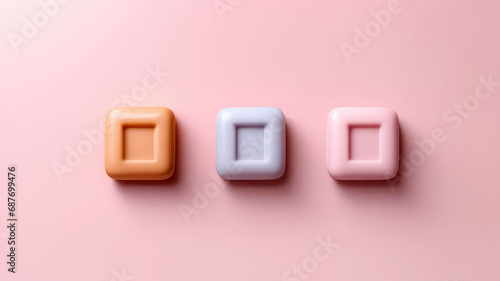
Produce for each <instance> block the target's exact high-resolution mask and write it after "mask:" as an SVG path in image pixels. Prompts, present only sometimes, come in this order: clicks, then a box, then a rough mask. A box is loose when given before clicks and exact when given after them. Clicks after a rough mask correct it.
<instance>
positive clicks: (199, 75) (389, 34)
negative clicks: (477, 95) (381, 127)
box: [0, 0, 500, 281]
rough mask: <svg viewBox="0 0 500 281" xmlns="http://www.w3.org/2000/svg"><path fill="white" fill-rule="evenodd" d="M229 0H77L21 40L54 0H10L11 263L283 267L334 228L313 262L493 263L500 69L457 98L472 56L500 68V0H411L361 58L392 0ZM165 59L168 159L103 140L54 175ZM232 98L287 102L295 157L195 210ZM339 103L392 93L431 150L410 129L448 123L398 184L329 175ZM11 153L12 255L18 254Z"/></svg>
mask: <svg viewBox="0 0 500 281" xmlns="http://www.w3.org/2000/svg"><path fill="white" fill-rule="evenodd" d="M42 1H47V0H42ZM221 1H223V3H227V2H226V0H221ZM230 3H232V4H234V7H232V10H230V11H228V12H226V13H224V14H223V15H222V16H223V20H221V18H220V17H219V16H218V14H217V11H216V10H215V8H214V6H213V2H212V0H207V1H189V0H183V1H160V0H157V1H152V0H150V1H123V0H120V1H118V0H110V1H82V0H73V1H69V3H68V4H65V5H61V7H60V10H59V11H58V13H56V14H55V15H54V17H53V18H50V20H49V21H48V23H47V24H46V25H45V26H44V27H42V28H40V29H39V31H38V33H36V35H35V36H34V37H33V38H30V39H29V40H28V41H29V42H27V43H26V44H22V45H21V46H19V48H18V51H17V52H16V51H15V48H14V47H13V45H12V44H11V43H10V41H9V36H8V34H9V33H11V32H14V33H16V34H20V33H21V29H22V26H23V17H26V18H28V19H30V20H31V18H32V17H33V15H34V14H36V13H37V12H39V11H43V10H42V9H41V7H40V6H39V4H38V1H34V0H33V1H14V0H5V1H2V2H0V18H1V19H2V20H1V23H0V35H1V36H2V39H1V40H0V95H1V97H2V99H1V102H0V112H1V116H2V118H1V119H0V120H1V121H0V126H1V130H2V133H1V136H2V137H1V140H0V141H1V145H0V155H1V160H0V162H1V163H0V169H4V173H2V175H3V176H4V177H5V179H4V180H3V182H4V185H3V186H4V187H3V188H1V189H0V218H1V222H0V240H1V241H0V261H1V262H0V279H1V280H23V281H24V280H26V281H28V280H29V281H31V280H50V281H59V280H61V281H62V280H64V281H66V280H73V281H79V280H104V281H111V280H115V281H118V280H120V281H123V280H125V281H127V280H132V278H130V276H134V277H135V279H133V280H137V281H146V280H148V281H151V280H179V281H180V280H238V281H245V280H248V281H255V280H284V279H283V278H282V277H283V274H284V273H285V272H286V271H287V270H291V269H292V267H293V266H294V265H300V264H301V263H302V261H303V260H310V257H311V256H312V255H313V252H314V250H315V248H316V247H317V246H318V243H317V242H316V239H317V238H324V239H326V237H328V236H330V237H331V240H333V241H335V242H336V243H338V244H339V245H340V246H339V247H338V248H336V249H335V250H334V251H333V252H332V254H331V255H330V256H329V257H328V259H326V260H325V261H322V262H319V264H318V266H317V268H316V269H315V270H314V271H313V272H312V273H310V274H309V276H308V280H366V281H372V280H380V281H384V280H385V281H397V280H406V281H422V280H427V281H431V280H432V281H443V280H459V281H479V280H481V281H488V280H492V281H493V280H495V281H496V280H499V279H500V271H499V267H498V261H499V260H500V242H499V237H500V204H499V203H500V189H499V188H500V184H499V180H498V165H499V160H498V159H499V158H500V146H499V145H498V142H499V138H500V110H499V106H500V87H498V86H497V87H496V88H493V89H494V90H496V91H495V92H493V93H492V94H491V96H490V97H489V98H488V99H485V100H482V101H480V102H479V104H476V105H475V106H476V107H477V108H474V110H473V111H472V112H468V113H467V114H466V116H467V117H457V116H460V115H457V114H455V113H449V112H448V110H450V109H451V110H453V106H454V104H462V103H463V102H464V100H469V101H472V102H471V103H473V101H474V100H473V99H467V98H468V97H470V96H471V95H473V94H474V91H475V89H476V87H477V86H478V85H480V82H479V80H478V77H479V76H482V77H486V78H487V77H488V76H489V75H491V76H492V79H493V80H494V81H500V40H499V33H498V27H499V26H500V17H499V13H500V2H499V1H496V0H490V1H473V0H462V1H432V0H418V1H410V0H401V4H400V5H401V7H402V10H401V11H400V13H398V14H397V15H394V14H393V15H392V19H391V21H390V23H389V24H388V25H387V26H386V27H383V28H382V30H381V31H380V32H379V33H378V35H377V36H374V38H372V40H371V42H370V43H369V44H368V46H366V47H364V48H361V49H360V52H359V53H358V54H353V55H352V56H351V57H350V58H351V62H350V63H349V62H348V61H347V59H346V57H345V56H344V55H343V53H342V51H341V49H340V47H339V45H340V44H341V43H342V42H346V43H348V44H354V43H353V40H354V37H355V33H356V32H355V28H358V27H359V28H364V27H365V25H366V24H368V23H370V22H371V21H373V16H372V15H371V14H370V11H379V10H381V9H387V5H388V3H390V1H387V0H383V1H367V0H356V1H348V0H343V1H327V0H324V1H305V0H288V1H269V0H268V1H249V0H242V1H241V3H240V2H238V1H235V0H232V1H230ZM157 66H158V67H159V68H160V70H161V71H164V72H168V73H169V75H168V77H166V78H162V81H161V83H159V84H158V86H157V87H156V88H154V89H152V90H150V91H149V92H148V94H147V97H146V98H145V99H144V100H143V101H141V102H138V104H139V105H140V106H164V107H169V108H171V109H172V110H173V111H174V112H175V114H176V117H177V125H178V131H177V134H178V148H177V154H178V156H177V166H176V171H175V174H174V176H173V178H171V179H170V180H167V181H161V182H131V183H118V182H116V181H114V180H112V179H110V178H109V177H108V176H107V175H106V173H105V171H104V161H103V143H102V141H101V142H99V141H96V145H92V147H91V151H90V152H89V154H88V155H87V156H84V157H82V160H81V163H80V164H78V165H74V166H75V167H72V168H71V169H72V171H71V172H68V173H65V174H63V175H62V178H61V180H59V179H58V177H57V175H56V173H55V172H54V170H53V167H52V165H53V163H54V162H58V163H61V164H64V165H66V164H67V162H66V156H67V154H68V151H67V148H70V149H75V147H77V145H79V144H82V143H85V142H87V141H86V139H87V138H86V137H85V135H84V131H91V130H94V129H97V128H98V127H99V125H98V124H99V122H100V121H101V120H102V119H103V118H104V116H105V114H106V112H107V111H108V110H109V109H110V108H111V107H112V104H113V101H115V100H117V99H120V96H121V95H124V96H125V95H130V92H131V90H132V89H134V87H136V86H141V85H142V80H143V78H144V77H146V76H147V75H148V71H147V70H146V69H147V68H148V67H150V68H153V69H154V68H155V67H157ZM483 90H484V89H483ZM230 106H275V107H278V108H281V109H282V110H283V111H284V112H285V114H286V117H287V129H288V133H287V146H288V161H287V171H286V174H285V175H284V177H283V178H282V179H280V180H277V181H266V182H235V183H226V184H225V185H224V186H225V188H224V189H222V190H221V191H220V193H219V194H218V195H217V196H216V197H215V198H213V199H210V200H209V205H208V206H207V207H205V208H203V209H202V210H200V211H199V214H198V215H193V216H192V217H191V218H190V219H191V222H190V223H189V224H187V223H186V221H185V220H184V219H183V217H182V215H181V212H180V211H179V204H186V205H190V206H193V203H192V200H193V198H194V196H195V193H194V191H193V189H196V190H203V188H204V187H205V186H207V185H208V184H211V183H213V182H214V178H217V177H212V176H211V175H213V173H215V117H216V115H217V112H218V111H219V110H221V109H223V108H225V107H230ZM340 106H385V107H390V108H393V109H394V110H395V111H396V112H397V113H398V114H399V117H400V124H401V138H402V155H403V158H406V159H408V157H409V156H410V155H412V153H413V152H414V153H413V155H417V156H418V155H424V154H422V153H421V152H420V154H416V153H418V152H415V151H417V149H418V146H417V144H416V140H417V141H421V140H423V139H426V138H430V137H431V136H432V132H433V130H435V129H436V128H442V129H443V130H444V131H445V133H446V141H445V142H444V143H441V144H437V145H436V147H435V149H434V151H433V152H432V153H430V155H429V156H425V158H424V159H423V163H419V165H418V167H416V168H414V169H413V170H411V169H407V170H406V173H405V175H406V177H403V179H404V181H402V182H401V183H399V184H396V185H391V184H390V183H388V182H385V181H381V182H361V183H360V182H336V181H334V180H333V179H332V178H330V176H329V175H328V173H327V170H326V163H325V158H326V155H325V146H326V143H325V142H326V140H325V138H326V117H327V115H328V112H329V111H330V110H331V109H333V108H335V107H340ZM469 107H470V106H469ZM443 114H450V116H453V118H455V119H453V122H450V121H448V122H447V121H446V120H444V119H443ZM459 122H461V123H459ZM454 127H455V128H456V129H454ZM417 160H418V159H417ZM415 161H416V160H415ZM417 162H418V161H417ZM10 164H15V165H17V168H18V172H17V183H18V186H19V187H18V189H19V191H18V195H17V199H18V211H17V213H18V217H19V222H18V248H17V249H18V252H17V253H18V264H17V266H18V267H17V271H18V273H16V274H15V275H14V274H11V273H8V272H7V265H6V263H5V261H6V257H5V255H6V254H7V243H6V241H5V239H6V236H7V229H6V228H5V226H4V224H5V225H6V224H7V223H6V221H5V219H4V218H6V216H7V206H6V201H7V200H6V193H7V188H6V184H5V183H6V181H7V179H6V177H7V166H8V165H10ZM409 170H411V172H409ZM215 182H218V180H216V181H215ZM123 272H126V274H127V277H126V278H125V277H123V276H122V277H120V278H121V279H120V278H118V277H117V276H120V275H121V274H122V273H123ZM290 280H294V279H290ZM295 280H301V279H295Z"/></svg>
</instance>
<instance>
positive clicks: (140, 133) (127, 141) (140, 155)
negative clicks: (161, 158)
mask: <svg viewBox="0 0 500 281" xmlns="http://www.w3.org/2000/svg"><path fill="white" fill-rule="evenodd" d="M154 131H155V127H154V126H144V127H132V126H124V127H123V159H124V160H153V159H154Z"/></svg>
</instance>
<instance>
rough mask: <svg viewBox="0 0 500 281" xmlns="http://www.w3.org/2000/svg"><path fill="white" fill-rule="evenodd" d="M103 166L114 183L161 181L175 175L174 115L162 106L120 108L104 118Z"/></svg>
mask: <svg viewBox="0 0 500 281" xmlns="http://www.w3.org/2000/svg"><path fill="white" fill-rule="evenodd" d="M104 149H105V152H104V153H105V157H104V158H105V167H106V173H107V174H108V176H110V177H111V178H113V179H115V180H164V179H167V178H169V177H170V176H171V175H172V174H173V173H174V167H175V116H174V113H173V112H172V110H170V109H168V108H164V107H130V108H129V107H120V108H114V109H112V110H111V111H109V113H108V115H107V116H106V134H105V145H104Z"/></svg>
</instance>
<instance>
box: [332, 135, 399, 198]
mask: <svg viewBox="0 0 500 281" xmlns="http://www.w3.org/2000/svg"><path fill="white" fill-rule="evenodd" d="M404 136H405V134H404V130H403V126H401V125H400V128H399V139H400V142H399V158H400V159H399V162H400V164H399V166H400V169H399V170H398V172H397V174H396V176H395V177H394V178H392V179H389V180H335V179H332V180H333V181H334V182H335V184H336V185H338V186H339V187H340V189H341V190H342V191H345V192H351V193H355V192H358V191H360V190H361V191H362V192H366V191H367V190H369V192H387V191H389V193H391V194H402V193H404V192H405V184H404V182H405V179H404V178H403V177H402V176H401V174H400V173H401V159H402V156H403V155H406V153H403V152H405V147H406V145H405V144H406V142H407V141H408V140H406V139H404ZM401 179H402V180H401Z"/></svg>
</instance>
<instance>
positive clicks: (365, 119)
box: [326, 107, 399, 180]
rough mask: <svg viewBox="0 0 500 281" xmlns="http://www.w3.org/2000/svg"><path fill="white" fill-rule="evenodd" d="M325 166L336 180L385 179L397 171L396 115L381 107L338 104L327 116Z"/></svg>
mask: <svg viewBox="0 0 500 281" xmlns="http://www.w3.org/2000/svg"><path fill="white" fill-rule="evenodd" d="M327 123H328V126H327V141H326V143H327V167H328V172H329V173H330V175H331V176H332V177H333V178H334V179H337V180H386V179H391V178H393V177H394V176H396V174H397V172H398V170H399V118H398V115H397V114H396V112H395V111H394V110H392V109H389V108H384V107H341V108H335V109H333V110H332V111H331V112H330V114H329V115H328V122H327Z"/></svg>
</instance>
